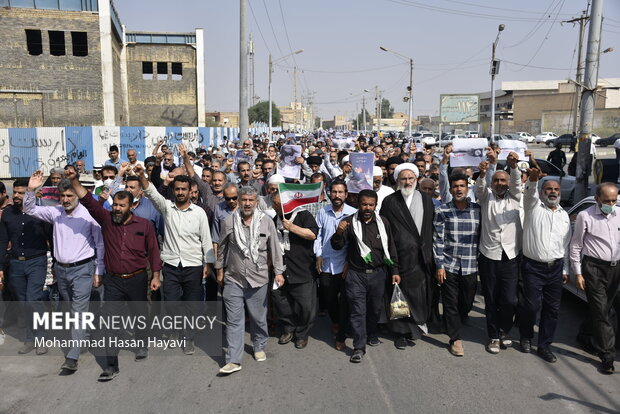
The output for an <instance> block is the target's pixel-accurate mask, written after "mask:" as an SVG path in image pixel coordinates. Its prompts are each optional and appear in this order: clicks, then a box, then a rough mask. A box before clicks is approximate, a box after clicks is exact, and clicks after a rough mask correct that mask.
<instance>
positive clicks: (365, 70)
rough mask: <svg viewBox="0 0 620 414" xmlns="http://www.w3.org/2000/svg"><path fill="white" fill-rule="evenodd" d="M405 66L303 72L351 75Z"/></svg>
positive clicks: (399, 64)
mask: <svg viewBox="0 0 620 414" xmlns="http://www.w3.org/2000/svg"><path fill="white" fill-rule="evenodd" d="M404 65H407V63H404V62H403V63H397V64H395V65H389V66H381V67H377V68H369V69H357V70H340V71H333V70H315V69H302V70H303V71H305V72H309V73H328V74H351V73H363V72H374V71H379V70H384V69H389V68H395V67H397V66H404ZM276 66H280V67H282V68H286V69H293V67H292V66H287V65H282V64H276ZM298 69H299V68H298Z"/></svg>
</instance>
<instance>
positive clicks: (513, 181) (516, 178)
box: [506, 152, 521, 200]
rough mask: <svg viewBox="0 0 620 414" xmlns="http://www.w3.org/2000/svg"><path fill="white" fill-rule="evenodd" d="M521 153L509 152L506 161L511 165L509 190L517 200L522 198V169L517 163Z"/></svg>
mask: <svg viewBox="0 0 620 414" xmlns="http://www.w3.org/2000/svg"><path fill="white" fill-rule="evenodd" d="M518 161H519V155H517V153H515V152H511V153H510V154H508V158H507V159H506V162H507V164H508V166H509V167H510V182H509V184H508V192H509V193H510V195H511V196H512V197H514V198H516V199H517V200H520V199H521V170H520V169H519V166H518V165H517V162H518Z"/></svg>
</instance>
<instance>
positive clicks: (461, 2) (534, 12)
mask: <svg viewBox="0 0 620 414" xmlns="http://www.w3.org/2000/svg"><path fill="white" fill-rule="evenodd" d="M443 1H447V2H449V3H458V4H465V5H468V6H472V7H479V8H481V9H493V10H501V11H507V12H516V13H526V14H540V12H537V11H531V10H518V9H506V8H502V7H492V6H489V5H487V4H484V5H483V4H476V3H469V2H466V1H458V0H443ZM553 1H555V0H553ZM547 11H548V10H545V12H544V13H547ZM544 13H543V14H544ZM567 16H569V15H568V14H567Z"/></svg>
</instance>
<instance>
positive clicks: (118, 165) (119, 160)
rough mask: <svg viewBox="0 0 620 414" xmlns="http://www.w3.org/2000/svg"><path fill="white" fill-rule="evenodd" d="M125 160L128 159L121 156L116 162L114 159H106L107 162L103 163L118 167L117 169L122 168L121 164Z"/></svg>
mask: <svg viewBox="0 0 620 414" xmlns="http://www.w3.org/2000/svg"><path fill="white" fill-rule="evenodd" d="M124 162H128V161H127V160H124V159H122V158H121V157H118V161H116V162H114V161H112V159H109V160H106V162H105V163H104V164H103V165H111V166H113V167H116V169H117V170H118V169H120V168H121V164H122V163H124Z"/></svg>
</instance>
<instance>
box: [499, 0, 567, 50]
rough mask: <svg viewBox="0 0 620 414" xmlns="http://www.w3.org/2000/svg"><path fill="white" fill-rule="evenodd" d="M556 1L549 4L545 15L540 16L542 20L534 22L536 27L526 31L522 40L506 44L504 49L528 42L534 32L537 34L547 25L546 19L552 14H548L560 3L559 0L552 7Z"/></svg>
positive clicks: (553, 0)
mask: <svg viewBox="0 0 620 414" xmlns="http://www.w3.org/2000/svg"><path fill="white" fill-rule="evenodd" d="M555 2H556V0H552V1H551V3H550V4H549V6H548V7H547V9H546V10H545V12H544V13H543V15H542V16H541V17H540V20H538V21H537V22H536V24H534V27H532V29H530V31H529V32H527V33H526V35H525V36H523V38H522V39H521V40H519V41H518V42H516V43H513V44H511V45H506V46H504V49H512V48H513V47H517V46H519V45H521V44H523V43H525V42H527V41H528V40H529V39H530V38H531V37H532V36H534V34H536V32H537V31H538V30H539V29H540V28H541V27H543V26H544V25H545V23H546V19H547V18H548V17H550V16H548V14H549V13H550V12H551V13H552V12H553V10H555V9H556V8H557V6H558V5H559V4H560V2H559V0H558V3H557V4H556V5H555V6H554V7H553V9H552V8H551V6H553V4H554V3H555Z"/></svg>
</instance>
